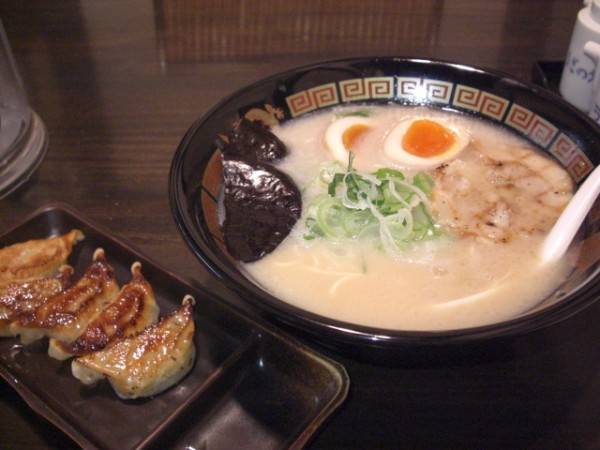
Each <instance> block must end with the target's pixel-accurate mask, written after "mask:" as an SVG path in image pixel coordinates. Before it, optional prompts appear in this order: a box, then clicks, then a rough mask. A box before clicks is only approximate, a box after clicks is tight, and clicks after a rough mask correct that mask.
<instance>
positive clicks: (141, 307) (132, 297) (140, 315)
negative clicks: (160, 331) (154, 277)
mask: <svg viewBox="0 0 600 450" xmlns="http://www.w3.org/2000/svg"><path fill="white" fill-rule="evenodd" d="M141 269H142V265H141V264H140V263H139V262H137V261H136V262H135V263H133V265H132V266H131V275H132V278H131V281H130V282H129V283H128V284H126V285H125V286H123V288H122V289H121V292H119V294H118V295H117V296H116V297H115V298H114V300H113V301H112V302H111V303H110V304H109V305H108V306H107V307H106V308H105V309H104V310H103V311H102V312H101V313H100V315H99V316H98V317H96V318H95V319H94V320H93V321H92V322H90V324H89V325H88V326H87V328H86V329H85V331H84V332H83V334H82V335H81V336H79V337H78V338H77V339H76V340H75V341H73V342H70V343H68V342H62V341H59V340H57V339H50V346H49V348H48V353H49V355H50V356H52V357H53V358H56V359H67V358H69V357H71V356H80V355H85V354H87V353H92V352H95V351H97V350H102V349H103V348H105V347H106V346H108V345H109V344H110V343H112V342H113V341H115V340H117V339H120V338H123V337H128V336H132V335H133V334H136V333H138V332H140V331H142V330H143V329H144V328H146V327H147V326H149V325H151V324H153V323H155V322H156V321H157V320H158V305H157V304H156V299H155V298H154V292H153V290H152V287H151V286H150V283H148V281H147V280H146V279H145V278H144V276H143V275H142V270H141Z"/></svg>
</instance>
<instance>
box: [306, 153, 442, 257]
mask: <svg viewBox="0 0 600 450" xmlns="http://www.w3.org/2000/svg"><path fill="white" fill-rule="evenodd" d="M353 158H354V155H353V154H352V152H350V154H349V158H348V166H347V168H346V171H345V172H343V171H342V170H343V169H342V168H341V166H339V165H336V166H331V165H329V166H326V167H324V168H323V169H322V172H326V173H321V175H320V177H319V178H320V180H321V181H322V182H323V183H324V185H325V186H326V187H327V194H323V195H319V196H318V197H316V198H315V199H314V200H313V203H312V204H311V205H309V208H308V213H307V218H306V220H305V225H306V228H307V230H308V231H307V233H306V234H305V235H304V238H305V239H306V240H311V239H316V238H326V239H333V240H342V239H358V238H363V237H367V236H372V237H377V238H378V240H379V242H380V243H381V246H382V247H383V248H384V249H385V250H386V251H387V252H389V253H392V254H398V253H399V252H400V251H402V249H404V248H406V247H407V244H409V243H411V242H417V241H422V240H426V239H432V238H435V237H438V236H440V234H441V233H440V229H439V226H438V225H437V224H436V223H435V221H434V220H433V217H432V215H431V212H430V203H429V199H430V197H431V195H432V192H433V187H434V181H433V178H431V176H429V175H428V174H426V173H425V172H419V173H417V174H416V175H415V176H414V177H413V179H412V180H407V179H406V177H405V176H404V174H403V173H402V172H400V171H399V170H396V169H391V168H387V167H386V168H382V169H379V170H377V171H376V172H375V173H363V172H358V171H356V170H355V169H354V168H353V167H352V163H353Z"/></svg>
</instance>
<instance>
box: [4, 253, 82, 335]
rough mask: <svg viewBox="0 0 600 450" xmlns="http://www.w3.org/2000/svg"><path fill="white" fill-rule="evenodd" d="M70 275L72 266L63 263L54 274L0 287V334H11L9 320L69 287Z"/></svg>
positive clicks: (32, 310)
mask: <svg viewBox="0 0 600 450" xmlns="http://www.w3.org/2000/svg"><path fill="white" fill-rule="evenodd" d="M72 275H73V268H72V267H71V266H68V265H64V266H62V267H60V268H59V269H58V275H56V276H53V277H45V278H37V279H33V280H29V281H21V282H13V283H8V284H6V285H4V286H2V287H0V336H13V334H12V332H11V331H10V324H11V322H12V321H14V320H16V319H18V318H19V317H21V316H23V315H27V314H32V313H33V312H34V311H35V310H36V309H37V308H38V307H40V306H41V305H42V304H43V303H45V302H46V301H48V300H49V299H50V298H52V297H54V296H55V295H57V294H59V293H60V292H62V291H63V290H65V289H66V288H67V287H69V285H70V284H71V277H72Z"/></svg>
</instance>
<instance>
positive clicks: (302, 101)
mask: <svg viewBox="0 0 600 450" xmlns="http://www.w3.org/2000/svg"><path fill="white" fill-rule="evenodd" d="M381 99H390V100H392V99H396V100H399V101H400V103H404V104H422V103H435V104H439V105H447V106H453V107H457V108H460V109H463V110H467V111H470V112H475V113H479V114H481V115H483V116H486V117H489V118H490V119H492V120H494V121H496V122H499V123H502V124H504V125H505V126H508V127H510V128H512V129H513V130H515V131H517V132H518V133H520V134H522V135H523V136H524V137H525V138H527V139H528V140H530V141H531V142H533V143H535V144H537V145H538V146H540V147H541V148H543V149H545V150H546V151H547V152H549V153H551V154H552V155H554V156H555V157H556V158H557V159H558V160H559V161H560V163H561V164H562V165H563V166H564V167H565V168H566V169H567V170H568V171H569V173H570V174H571V176H572V177H573V178H574V179H575V181H576V182H579V181H580V180H581V179H583V178H584V177H585V176H586V175H587V174H588V173H590V172H591V171H592V169H593V167H594V165H593V164H592V162H591V161H590V160H589V158H588V157H587V156H586V155H585V153H584V152H583V151H582V150H581V149H580V148H579V147H578V146H577V145H576V144H575V143H574V142H573V141H572V140H571V139H570V138H569V137H568V136H567V135H566V134H564V133H563V132H561V131H560V130H559V129H558V128H557V127H556V126H555V125H553V124H551V123H550V122H548V121H547V120H546V119H544V118H542V117H541V116H539V115H538V114H535V113H534V112H533V111H530V110H529V109H527V108H525V107H524V106H522V105H519V104H518V103H514V102H511V101H510V100H507V99H505V98H502V97H499V96H497V95H494V94H492V93H490V92H486V91H483V90H480V89H477V88H474V87H471V86H467V85H463V84H460V83H456V84H455V83H450V82H448V81H444V80H434V79H429V78H420V77H397V76H396V77H365V78H353V79H349V80H342V81H339V82H331V83H327V84H322V85H320V86H315V87H313V88H310V89H306V90H304V91H300V92H297V93H295V94H292V95H289V96H288V97H286V103H287V105H288V109H289V112H290V115H291V116H292V117H298V116H301V115H303V114H306V113H308V112H311V111H315V110H318V109H321V108H327V107H330V106H335V105H340V104H344V103H349V102H360V101H364V100H381Z"/></svg>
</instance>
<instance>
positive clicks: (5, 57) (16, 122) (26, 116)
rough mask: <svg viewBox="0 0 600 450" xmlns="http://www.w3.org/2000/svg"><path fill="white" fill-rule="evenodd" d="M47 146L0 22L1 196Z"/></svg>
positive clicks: (22, 178)
mask: <svg viewBox="0 0 600 450" xmlns="http://www.w3.org/2000/svg"><path fill="white" fill-rule="evenodd" d="M46 148H47V133H46V128H45V126H44V124H43V122H42V121H41V119H40V118H39V117H38V116H37V114H35V112H34V111H33V110H32V109H31V108H30V106H29V103H28V101H27V95H26V94H25V89H24V87H23V82H22V81H21V77H20V76H19V72H18V70H17V66H16V64H15V61H14V58H13V56H12V53H11V50H10V45H9V43H8V39H7V37H6V33H5V31H4V26H3V25H2V21H0V198H2V197H4V196H6V195H8V194H9V193H11V192H12V191H14V190H15V189H16V188H18V187H19V186H21V185H22V184H23V183H24V182H25V181H27V180H28V179H29V178H30V177H31V175H32V174H33V172H34V171H35V169H36V168H37V167H38V166H39V165H40V163H41V162H42V160H43V158H44V155H45V153H46Z"/></svg>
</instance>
